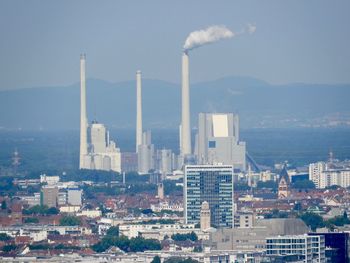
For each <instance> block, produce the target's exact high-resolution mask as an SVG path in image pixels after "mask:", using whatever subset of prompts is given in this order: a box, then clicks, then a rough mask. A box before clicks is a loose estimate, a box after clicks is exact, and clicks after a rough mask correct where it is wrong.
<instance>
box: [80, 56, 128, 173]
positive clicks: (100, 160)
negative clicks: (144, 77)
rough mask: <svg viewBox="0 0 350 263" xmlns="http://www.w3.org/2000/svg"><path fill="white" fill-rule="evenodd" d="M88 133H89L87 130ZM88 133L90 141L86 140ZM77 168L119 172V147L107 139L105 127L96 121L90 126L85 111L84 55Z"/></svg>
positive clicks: (81, 61)
mask: <svg viewBox="0 0 350 263" xmlns="http://www.w3.org/2000/svg"><path fill="white" fill-rule="evenodd" d="M88 131H89V132H90V134H89V132H88ZM88 135H90V143H89V141H88V137H89V136H88ZM79 169H88V170H104V171H115V172H119V173H120V172H121V155H120V149H119V148H117V146H116V143H115V142H113V141H111V140H110V139H109V132H108V131H107V129H106V127H105V126H104V125H103V124H101V123H97V122H93V123H92V124H91V125H90V126H89V125H88V121H87V113H86V80H85V55H81V57H80V158H79Z"/></svg>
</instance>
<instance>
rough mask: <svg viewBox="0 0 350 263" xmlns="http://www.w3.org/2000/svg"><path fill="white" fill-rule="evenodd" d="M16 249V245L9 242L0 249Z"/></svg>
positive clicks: (8, 250) (5, 250)
mask: <svg viewBox="0 0 350 263" xmlns="http://www.w3.org/2000/svg"><path fill="white" fill-rule="evenodd" d="M16 249H17V246H16V245H12V244H10V245H5V246H3V247H2V249H1V250H2V251H4V252H10V251H13V250H16Z"/></svg>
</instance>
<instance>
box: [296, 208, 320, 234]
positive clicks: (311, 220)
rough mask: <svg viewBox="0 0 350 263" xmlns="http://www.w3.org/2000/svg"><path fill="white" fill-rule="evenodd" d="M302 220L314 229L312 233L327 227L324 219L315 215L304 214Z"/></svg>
mask: <svg viewBox="0 0 350 263" xmlns="http://www.w3.org/2000/svg"><path fill="white" fill-rule="evenodd" d="M300 218H301V220H303V221H304V223H305V224H306V225H307V226H309V227H310V228H311V229H312V231H316V228H319V227H324V226H325V223H324V221H323V218H322V217H321V216H320V215H317V214H315V213H309V212H308V213H304V214H302V215H301V217H300Z"/></svg>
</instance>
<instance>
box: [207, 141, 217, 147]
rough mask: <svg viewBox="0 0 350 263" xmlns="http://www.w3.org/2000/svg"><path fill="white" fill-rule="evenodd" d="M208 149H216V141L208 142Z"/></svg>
mask: <svg viewBox="0 0 350 263" xmlns="http://www.w3.org/2000/svg"><path fill="white" fill-rule="evenodd" d="M208 146H209V148H216V141H209V145H208Z"/></svg>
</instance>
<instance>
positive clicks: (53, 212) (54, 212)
mask: <svg viewBox="0 0 350 263" xmlns="http://www.w3.org/2000/svg"><path fill="white" fill-rule="evenodd" d="M59 212H60V211H59V210H58V209H57V208H56V207H50V208H48V209H47V210H46V214H48V215H57V214H58V213H59Z"/></svg>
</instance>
